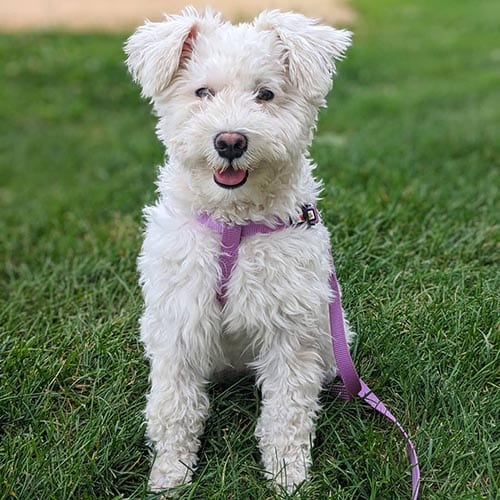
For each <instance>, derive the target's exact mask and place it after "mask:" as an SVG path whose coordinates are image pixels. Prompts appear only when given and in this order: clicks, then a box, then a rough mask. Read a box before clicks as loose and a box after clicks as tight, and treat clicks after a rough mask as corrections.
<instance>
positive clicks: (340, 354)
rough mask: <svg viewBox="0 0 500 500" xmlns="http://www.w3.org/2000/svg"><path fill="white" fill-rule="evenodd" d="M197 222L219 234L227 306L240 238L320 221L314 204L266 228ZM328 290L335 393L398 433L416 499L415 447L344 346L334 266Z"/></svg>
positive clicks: (220, 293)
mask: <svg viewBox="0 0 500 500" xmlns="http://www.w3.org/2000/svg"><path fill="white" fill-rule="evenodd" d="M198 221H199V222H200V223H202V224H203V225H205V226H206V227H208V228H210V229H212V230H213V231H216V232H217V233H219V234H221V252H220V254H219V267H220V270H221V283H220V286H219V287H218V289H217V298H218V300H219V302H220V304H221V305H222V306H224V304H225V303H226V297H225V295H226V289H227V283H228V281H229V278H230V276H231V273H232V271H233V269H234V266H235V264H236V259H237V258H238V247H239V245H240V241H241V239H242V238H244V237H246V236H253V235H256V234H263V233H272V232H274V231H279V230H281V229H285V228H287V227H296V226H299V225H301V224H308V225H309V226H314V225H316V224H317V223H318V222H319V221H320V218H319V214H318V211H317V210H316V207H315V206H314V205H311V204H308V205H304V207H303V209H302V214H301V215H300V216H299V218H298V220H297V221H291V222H290V223H286V222H279V223H277V224H276V225H273V226H268V225H266V224H258V223H253V222H250V223H248V224H244V225H229V224H223V223H220V222H217V221H215V220H213V219H212V218H211V217H210V216H209V215H207V214H203V215H200V216H198ZM330 287H331V290H332V291H333V292H334V297H335V299H334V300H333V302H330V304H329V315H330V333H331V336H332V347H333V354H334V357H335V362H336V365H337V371H338V374H339V376H340V378H341V379H342V382H343V385H340V386H335V387H334V389H335V392H337V393H338V395H340V396H341V397H342V398H343V399H344V400H346V401H350V400H351V399H352V398H353V397H354V396H358V397H359V398H361V399H362V400H363V401H365V402H366V403H367V404H368V405H370V406H371V407H372V408H373V409H374V410H376V411H377V412H379V413H380V414H382V415H383V416H384V417H385V418H387V419H388V420H390V421H391V422H392V423H393V424H394V425H395V426H396V427H397V428H398V430H399V432H401V434H402V435H403V438H404V439H405V441H406V452H407V455H408V458H409V460H410V464H411V479H412V500H417V498H418V491H419V488H420V468H419V466H418V458H417V454H416V452H415V447H414V445H413V443H412V441H411V439H410V437H409V436H408V433H407V432H406V431H405V430H404V429H403V427H402V426H401V424H400V423H399V421H398V420H397V419H396V417H395V416H394V415H393V414H392V413H391V412H390V411H389V410H388V409H387V408H386V407H385V405H384V404H383V403H382V401H380V399H379V398H378V397H377V396H376V395H375V393H374V392H373V391H372V390H371V389H370V388H369V387H368V386H367V385H366V384H365V382H363V380H362V379H361V378H360V377H359V375H358V372H357V371H356V368H355V367H354V363H353V361H352V358H351V355H350V353H349V348H348V346H347V340H346V336H345V330H344V317H343V314H342V303H341V300H340V290H339V285H338V281H337V276H336V274H335V267H333V266H332V273H331V275H330Z"/></svg>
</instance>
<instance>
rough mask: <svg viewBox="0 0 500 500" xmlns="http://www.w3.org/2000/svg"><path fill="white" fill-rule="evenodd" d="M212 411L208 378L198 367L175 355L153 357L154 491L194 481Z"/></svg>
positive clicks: (150, 422) (150, 401)
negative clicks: (206, 384)
mask: <svg viewBox="0 0 500 500" xmlns="http://www.w3.org/2000/svg"><path fill="white" fill-rule="evenodd" d="M208 407H209V402H208V396H207V394H206V391H205V377H204V375H203V374H202V373H200V372H199V370H198V369H197V367H195V366H193V365H190V363H189V362H186V359H182V358H181V357H180V356H179V355H178V354H176V353H173V352H168V353H158V354H155V355H154V356H153V357H152V359H151V392H150V394H149V396H148V402H147V406H146V417H147V436H148V438H149V440H150V441H151V443H152V444H153V446H154V453H155V457H154V463H153V468H152V470H151V475H150V480H149V487H150V489H151V490H153V491H159V490H164V489H167V488H173V487H175V486H179V485H180V484H182V483H185V482H188V481H190V480H191V477H192V471H193V468H194V466H195V465H196V462H197V452H198V448H199V445H200V441H199V436H200V435H201V433H202V432H203V427H204V422H205V419H206V416H207V414H208Z"/></svg>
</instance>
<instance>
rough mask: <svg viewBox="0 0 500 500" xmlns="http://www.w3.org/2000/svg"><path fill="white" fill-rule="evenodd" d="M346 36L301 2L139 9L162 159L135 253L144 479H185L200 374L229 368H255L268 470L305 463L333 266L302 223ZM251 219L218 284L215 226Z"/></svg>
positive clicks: (200, 404)
mask: <svg viewBox="0 0 500 500" xmlns="http://www.w3.org/2000/svg"><path fill="white" fill-rule="evenodd" d="M349 44H350V33H349V32H347V31H344V30H336V29H333V28H331V27H328V26H322V25H318V24H317V23H316V22H315V21H313V20H311V19H308V18H306V17H304V16H302V15H300V14H295V13H280V12H279V11H267V12H263V13H262V14H261V15H259V16H258V17H257V18H256V19H254V21H253V22H251V23H243V24H238V25H232V24H230V23H228V22H223V21H222V20H221V18H220V15H219V14H215V13H213V12H211V11H207V12H204V13H203V14H200V13H198V12H197V11H196V10H195V9H193V8H188V9H186V10H184V11H183V13H182V14H181V15H178V16H168V17H166V19H165V21H164V22H160V23H153V22H147V23H146V24H145V25H144V26H142V27H140V28H139V29H138V30H137V32H136V33H135V34H134V35H133V36H131V37H130V39H129V40H128V42H127V44H126V47H125V50H126V53H127V54H128V59H127V64H128V67H129V69H130V71H131V73H132V75H133V77H134V79H135V80H136V81H137V82H138V83H139V84H140V85H141V87H142V93H143V95H144V96H145V97H148V98H151V100H152V102H153V105H154V110H155V112H156V114H157V115H158V117H159V122H158V127H157V132H158V136H159V138H160V139H161V140H162V141H163V143H164V144H165V146H166V148H167V150H168V158H169V159H168V163H167V164H166V165H165V166H163V167H162V168H161V171H160V176H159V180H158V191H159V199H158V201H157V203H156V204H155V205H154V206H152V207H147V208H146V209H145V216H146V220H147V226H146V232H145V240H144V245H143V248H142V253H141V255H140V258H139V269H140V274H141V285H142V288H143V294H144V299H145V304H146V305H145V310H144V314H143V316H142V320H141V338H142V341H143V342H144V345H145V348H146V352H147V356H148V358H149V360H150V362H151V392H150V394H149V397H148V402H147V408H146V416H147V435H148V438H149V440H150V441H151V443H152V444H153V446H154V451H155V460H154V464H153V468H152V472H151V477H150V487H151V489H152V490H162V489H167V488H171V487H175V486H177V485H179V484H181V483H183V482H186V481H189V480H190V478H191V475H192V470H193V467H194V466H195V465H196V462H197V451H198V447H199V444H200V441H199V437H200V435H201V433H202V431H203V426H204V421H205V419H206V417H207V414H208V411H209V400H208V397H207V393H206V386H207V384H208V382H209V381H210V380H213V379H214V377H216V376H217V374H220V373H222V372H223V371H226V370H227V369H228V368H231V369H235V370H251V371H253V372H254V373H255V376H256V381H257V384H258V385H259V386H260V388H261V392H262V413H261V415H260V418H259V420H258V423H257V427H256V430H255V435H256V436H257V438H258V441H259V446H260V450H261V453H262V462H263V465H264V468H265V471H266V474H267V476H268V477H272V478H273V479H274V481H275V482H276V484H278V485H281V486H283V487H284V488H286V489H287V490H288V491H292V490H293V489H294V488H295V487H296V486H297V485H298V484H299V483H301V482H302V481H304V480H305V479H306V478H307V476H308V469H309V466H310V464H311V443H312V441H313V439H314V424H315V417H316V415H317V413H318V410H319V404H318V396H319V392H320V389H321V386H322V383H324V382H325V381H326V380H328V379H331V378H332V376H334V375H335V373H336V369H335V364H334V360H333V356H332V348H331V338H330V331H329V323H328V307H327V303H328V302H329V300H330V299H331V291H330V288H329V283H328V279H329V274H330V271H331V266H332V264H331V259H330V256H329V244H330V243H329V234H328V231H327V229H326V228H325V226H324V225H322V224H321V223H320V224H317V225H315V226H314V227H311V226H310V225H309V224H308V223H307V222H306V223H302V224H298V221H299V219H300V215H301V214H302V211H303V210H302V207H304V206H305V205H306V204H314V203H315V201H316V199H317V196H318V192H319V190H320V187H321V186H320V183H319V182H317V181H316V180H315V179H314V178H313V176H312V170H313V168H314V165H313V163H312V162H311V160H310V159H309V158H308V155H307V148H308V146H309V145H310V143H311V139H312V132H313V130H314V127H315V123H316V119H317V114H318V110H319V108H320V107H321V106H322V105H324V104H325V97H326V95H327V93H328V91H329V90H330V88H331V79H332V76H333V74H334V73H335V59H339V58H341V57H342V56H343V54H344V52H345V50H346V49H347V47H348V46H349ZM200 216H204V217H205V222H204V221H203V220H202V218H200ZM207 220H208V221H209V223H207ZM255 223H259V224H260V225H261V226H262V225H267V226H269V227H275V228H276V230H275V231H272V230H270V231H269V232H256V233H255V234H250V235H248V236H245V237H242V238H241V243H240V244H239V248H238V251H237V261H236V264H235V265H234V268H233V269H232V272H230V275H229V276H228V277H227V282H225V283H223V282H222V281H223V276H222V275H223V274H224V273H223V271H222V270H221V265H220V261H219V259H220V253H221V251H222V252H224V248H222V249H221V235H220V232H218V231H217V230H214V227H215V226H216V225H217V224H219V225H221V226H222V225H224V224H225V225H226V226H238V227H240V226H242V225H243V226H244V225H248V224H255ZM222 295H223V296H222ZM348 336H349V337H350V336H351V333H350V331H349V330H348Z"/></svg>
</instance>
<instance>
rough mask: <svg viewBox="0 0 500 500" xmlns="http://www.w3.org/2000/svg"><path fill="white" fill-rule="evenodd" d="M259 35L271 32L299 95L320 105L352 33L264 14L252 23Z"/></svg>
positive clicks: (312, 21)
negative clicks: (262, 32)
mask: <svg viewBox="0 0 500 500" xmlns="http://www.w3.org/2000/svg"><path fill="white" fill-rule="evenodd" d="M254 26H255V29H257V30H258V31H274V32H275V33H276V34H277V37H278V40H279V42H280V43H281V44H282V45H283V64H284V65H285V66H286V68H287V71H288V75H289V78H290V81H291V83H292V84H293V85H295V86H296V87H297V88H298V89H299V90H300V92H301V93H302V95H304V96H305V97H306V98H307V99H309V100H310V101H311V102H313V103H315V104H317V105H318V106H319V105H322V104H323V103H324V99H325V97H326V95H327V94H328V92H329V91H330V89H331V86H332V77H333V75H334V74H335V60H338V59H342V58H343V56H344V54H345V51H346V50H347V48H348V47H349V46H350V45H351V36H352V33H351V32H350V31H347V30H338V29H334V28H332V27H330V26H325V25H321V24H318V23H317V21H316V20H315V19H310V18H308V17H305V16H303V15H302V14H296V13H294V12H286V13H282V12H280V11H278V10H271V11H265V12H263V13H262V14H260V15H259V16H257V17H256V18H255V20H254Z"/></svg>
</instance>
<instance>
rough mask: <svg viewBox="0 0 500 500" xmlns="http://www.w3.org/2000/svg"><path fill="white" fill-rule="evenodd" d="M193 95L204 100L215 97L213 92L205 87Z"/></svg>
mask: <svg viewBox="0 0 500 500" xmlns="http://www.w3.org/2000/svg"><path fill="white" fill-rule="evenodd" d="M195 94H196V95H197V97H200V98H204V97H213V96H214V95H215V92H214V91H213V90H212V89H209V88H207V87H201V89H198V90H197V91H196V92H195Z"/></svg>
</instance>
